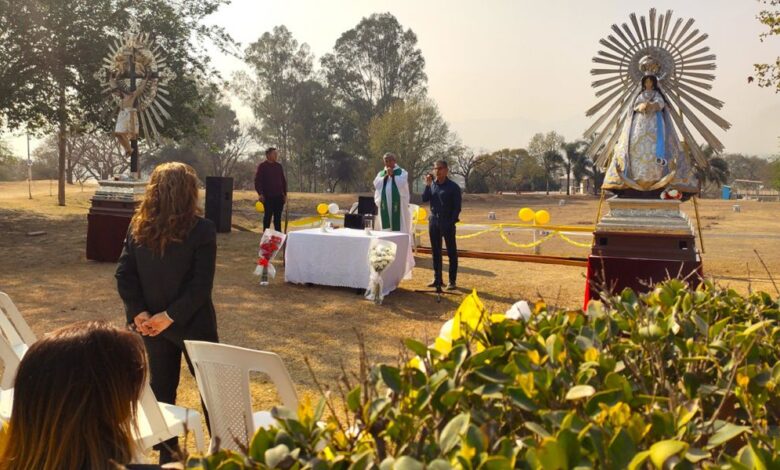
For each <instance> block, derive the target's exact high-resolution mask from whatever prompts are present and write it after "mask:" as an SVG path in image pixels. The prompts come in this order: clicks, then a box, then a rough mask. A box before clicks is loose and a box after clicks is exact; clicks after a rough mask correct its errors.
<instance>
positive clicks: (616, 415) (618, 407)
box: [608, 401, 631, 427]
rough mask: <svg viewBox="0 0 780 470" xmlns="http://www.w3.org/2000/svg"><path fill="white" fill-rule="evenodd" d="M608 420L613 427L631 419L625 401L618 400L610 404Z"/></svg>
mask: <svg viewBox="0 0 780 470" xmlns="http://www.w3.org/2000/svg"><path fill="white" fill-rule="evenodd" d="M608 414H609V421H610V423H612V425H613V426H615V427H621V426H625V425H626V424H627V423H628V421H629V420H630V419H631V408H630V407H629V406H628V405H626V404H625V403H623V402H622V401H621V402H618V403H615V405H614V406H611V407H610V408H609V411H608Z"/></svg>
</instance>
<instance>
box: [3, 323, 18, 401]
mask: <svg viewBox="0 0 780 470" xmlns="http://www.w3.org/2000/svg"><path fill="white" fill-rule="evenodd" d="M0 360H2V361H3V377H2V379H0V390H3V391H5V390H10V389H12V388H13V386H14V379H15V378H16V370H17V369H18V368H19V361H20V358H19V355H18V354H16V352H15V351H14V350H13V348H12V347H11V345H10V344H9V342H8V339H7V338H5V337H4V336H3V337H1V338H0Z"/></svg>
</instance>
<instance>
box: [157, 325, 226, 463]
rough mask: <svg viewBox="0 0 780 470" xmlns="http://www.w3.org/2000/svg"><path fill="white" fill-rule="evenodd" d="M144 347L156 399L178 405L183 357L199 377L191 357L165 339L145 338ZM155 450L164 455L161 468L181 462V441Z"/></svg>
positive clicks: (176, 438)
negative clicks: (178, 389) (166, 464)
mask: <svg viewBox="0 0 780 470" xmlns="http://www.w3.org/2000/svg"><path fill="white" fill-rule="evenodd" d="M144 345H145V346H146V354H147V355H148V356H149V379H150V380H149V381H150V385H151V387H152V391H153V392H154V396H155V398H157V401H159V402H163V403H169V404H171V405H173V404H176V389H177V388H179V378H180V376H181V357H182V355H183V356H184V360H186V361H187V367H189V369H190V374H192V376H193V377H195V369H194V368H193V367H192V362H191V361H190V356H189V355H188V354H187V350H186V349H185V348H184V344H182V345H181V346H179V345H178V344H176V343H174V342H173V341H169V340H167V339H165V338H163V337H162V336H156V337H154V338H149V337H146V336H144ZM200 404H201V408H202V409H203V414H204V416H205V418H206V426H207V427H209V429H211V427H210V424H209V415H208V412H207V411H206V405H205V404H204V403H203V399H202V398H201V402H200ZM154 449H155V450H159V451H160V464H161V465H162V464H165V463H168V462H176V461H178V459H179V458H180V455H177V454H181V452H180V449H179V438H178V437H174V438H172V439H168V440H167V441H165V442H163V443H161V444H157V445H156V446H154Z"/></svg>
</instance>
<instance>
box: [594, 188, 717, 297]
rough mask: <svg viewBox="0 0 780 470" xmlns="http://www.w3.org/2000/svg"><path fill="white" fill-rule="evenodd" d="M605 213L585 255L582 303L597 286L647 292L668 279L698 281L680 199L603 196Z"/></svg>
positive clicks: (698, 261) (692, 242)
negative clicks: (589, 251) (607, 209)
mask: <svg viewBox="0 0 780 470" xmlns="http://www.w3.org/2000/svg"><path fill="white" fill-rule="evenodd" d="M607 204H608V206H609V212H608V213H607V214H606V215H605V216H604V217H602V219H601V220H600V221H599V223H598V224H597V225H596V230H595V231H594V232H593V237H594V243H593V248H592V251H591V254H590V256H589V257H588V274H587V284H586V287H585V305H586V306H587V303H588V301H589V300H590V299H591V298H598V292H599V291H600V290H604V289H606V290H609V291H611V292H620V291H621V290H623V289H624V288H626V287H630V288H631V289H634V290H635V291H637V292H647V291H648V290H650V288H651V286H652V285H653V284H655V283H657V282H660V281H663V280H665V279H669V278H678V279H688V280H689V282H691V283H693V284H698V282H699V278H700V277H701V275H702V264H701V257H700V256H699V253H698V252H697V250H696V238H695V236H694V232H693V227H692V226H691V223H690V221H689V220H688V217H687V216H686V215H685V214H684V213H683V212H681V211H680V204H681V202H680V201H675V200H661V199H627V198H624V199H621V198H617V197H612V198H610V199H608V200H607Z"/></svg>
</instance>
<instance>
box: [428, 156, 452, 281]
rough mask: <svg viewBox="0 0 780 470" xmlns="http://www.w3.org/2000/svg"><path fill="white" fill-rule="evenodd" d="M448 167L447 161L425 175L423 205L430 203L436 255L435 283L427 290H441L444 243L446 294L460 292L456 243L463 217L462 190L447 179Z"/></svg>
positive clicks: (430, 220)
mask: <svg viewBox="0 0 780 470" xmlns="http://www.w3.org/2000/svg"><path fill="white" fill-rule="evenodd" d="M448 174H449V167H448V165H447V162H446V161H444V160H437V161H436V162H435V163H434V164H433V173H432V174H427V175H425V191H423V195H422V200H423V202H429V201H430V203H431V216H430V219H429V220H428V236H429V237H430V239H431V251H432V252H433V273H434V277H433V282H431V283H430V284H429V285H428V287H435V288H437V289H438V288H441V286H442V285H443V282H442V239H443V240H444V243H445V244H446V245H447V258H448V259H449V284H447V290H455V289H457V277H458V247H457V243H456V241H455V224H456V223H457V222H458V220H459V217H460V208H461V192H460V186H458V184H457V183H455V182H454V181H452V180H451V179H449V178H448V177H447V175H448Z"/></svg>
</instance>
